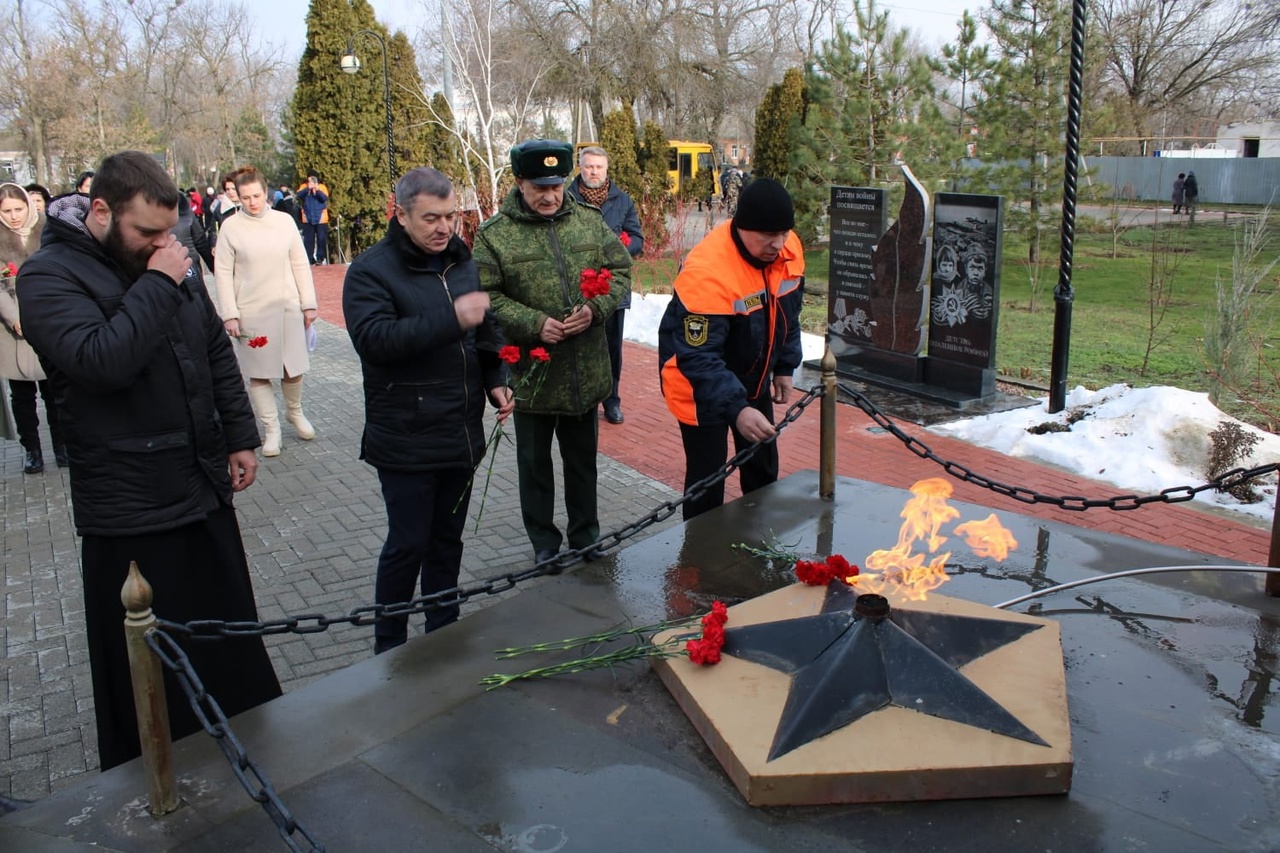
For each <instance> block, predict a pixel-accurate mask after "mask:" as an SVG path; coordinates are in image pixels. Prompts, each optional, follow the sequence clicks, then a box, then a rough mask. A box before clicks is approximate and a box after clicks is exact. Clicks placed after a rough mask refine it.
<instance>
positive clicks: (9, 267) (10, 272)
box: [4, 261, 18, 278]
mask: <svg viewBox="0 0 1280 853" xmlns="http://www.w3.org/2000/svg"><path fill="white" fill-rule="evenodd" d="M17 274H18V265H17V264H15V263H14V262H13V261H9V263H7V264H5V265H4V275H5V278H11V277H12V276H15V275H17Z"/></svg>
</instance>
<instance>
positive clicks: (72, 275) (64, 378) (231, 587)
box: [17, 151, 280, 770]
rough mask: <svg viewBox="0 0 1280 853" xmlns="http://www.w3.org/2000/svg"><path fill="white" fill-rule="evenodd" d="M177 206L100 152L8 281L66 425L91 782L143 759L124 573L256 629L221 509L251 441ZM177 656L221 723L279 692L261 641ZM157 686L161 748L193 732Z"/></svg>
mask: <svg viewBox="0 0 1280 853" xmlns="http://www.w3.org/2000/svg"><path fill="white" fill-rule="evenodd" d="M179 198H180V190H178V188H177V187H176V186H174V184H173V181H171V180H170V179H169V177H168V175H166V174H165V173H164V170H163V169H161V168H160V166H159V164H158V163H157V162H156V161H155V159H154V158H153V157H151V156H150V155H147V154H143V153H141V152H138V151H124V152H121V153H118V154H114V155H112V156H110V157H108V158H107V159H106V160H104V161H103V162H102V166H101V168H100V169H99V170H98V172H97V174H96V175H95V177H94V181H93V186H92V188H91V189H90V194H89V195H88V196H85V195H67V196H63V197H61V198H59V199H56V200H55V201H54V202H53V203H52V204H51V205H50V207H49V215H48V224H47V226H46V228H45V232H44V237H43V243H42V245H41V248H40V250H39V251H37V252H36V253H35V254H34V255H32V256H31V257H30V258H29V259H28V260H27V262H26V263H25V264H24V265H23V267H22V272H21V274H20V275H19V277H18V284H17V287H18V298H19V299H20V300H21V302H22V319H23V332H25V334H26V336H27V339H28V340H30V341H31V345H32V346H33V347H35V349H36V352H37V353H39V355H40V361H41V363H42V364H43V365H44V369H45V372H46V373H47V374H48V376H49V383H50V385H52V386H53V390H54V395H55V398H56V399H57V401H58V403H59V405H60V406H61V409H60V410H59V411H60V412H61V413H65V414H64V415H63V416H62V418H60V423H61V425H62V430H63V435H64V436H65V437H66V443H67V450H68V452H69V454H70V457H71V502H72V507H73V509H74V511H75V523H76V531H77V532H78V533H79V534H80V535H81V536H82V537H83V543H82V548H81V572H82V575H83V579H84V597H85V627H86V630H87V632H88V645H89V666H90V669H91V672H92V677H93V696H94V710H95V712H96V715H97V722H98V752H99V758H100V763H101V766H102V769H104V770H106V769H109V768H111V767H114V766H115V765H117V764H121V763H123V762H125V761H128V760H130V759H131V758H134V757H136V756H138V755H139V754H141V750H140V747H139V741H138V728H137V721H136V716H135V713H134V705H133V693H132V690H131V687H130V679H129V664H128V653H127V651H126V648H125V640H124V632H123V630H122V623H123V621H124V616H125V614H124V608H123V606H122V605H121V603H120V588H121V586H122V585H123V583H124V580H125V577H126V575H127V573H128V569H129V563H130V561H136V562H137V563H138V567H139V569H141V571H142V574H143V575H144V576H145V577H146V579H147V580H148V581H149V582H150V583H151V586H152V588H153V591H154V604H153V605H152V606H153V608H154V609H155V612H156V614H157V615H158V616H160V617H161V618H164V619H168V620H171V621H174V622H188V621H191V620H194V619H225V620H236V621H240V620H246V621H256V620H257V618H258V617H257V609H256V607H255V604H254V598H253V587H252V584H251V582H250V579H249V567H248V564H247V562H246V560H245V554H244V546H243V544H242V542H241V539H240V529H239V526H238V524H237V522H236V516H235V510H234V509H233V508H232V494H233V492H238V491H241V490H242V489H245V488H247V487H248V486H249V485H251V484H252V483H253V481H254V476H255V474H256V472H257V459H256V457H255V455H254V449H255V448H256V447H257V446H258V443H259V442H258V431H257V428H256V425H255V423H254V418H253V411H252V409H250V408H249V398H248V395H247V394H246V393H245V390H244V382H243V380H242V379H241V377H240V368H239V366H238V364H237V363H236V357H235V354H234V353H233V352H232V349H231V343H230V341H229V340H228V339H227V336H226V333H225V332H224V331H223V329H222V322H221V320H220V319H219V317H218V314H217V311H216V310H214V307H213V304H212V303H211V302H210V301H209V296H208V294H207V293H206V292H205V290H204V288H201V287H198V286H192V282H193V276H192V269H191V257H190V255H189V254H188V252H187V249H186V247H184V246H183V245H182V243H180V242H179V241H178V239H177V238H176V237H174V236H173V234H172V233H170V231H171V229H172V228H173V227H174V225H175V224H176V223H177V221H178V202H179ZM187 652H188V655H189V657H190V659H191V662H192V664H193V665H194V667H195V669H196V671H197V672H198V673H199V674H200V677H201V679H202V680H203V682H204V684H205V687H206V688H207V689H208V691H209V693H210V694H211V695H212V696H214V698H216V699H217V700H218V702H219V704H220V705H221V706H222V709H223V710H224V711H225V712H226V713H227V715H228V716H230V715H232V714H236V713H239V712H240V711H244V710H246V709H248V708H252V707H253V706H255V705H258V704H261V703H262V702H265V701H267V700H269V699H273V698H275V697H276V696H279V695H280V685H279V683H278V682H277V681H276V676H275V672H274V670H273V669H272V667H271V661H270V660H269V659H268V658H267V652H266V648H265V647H264V646H263V643H262V640H261V639H260V638H252V639H249V638H237V639H231V640H225V641H223V642H219V643H206V644H193V645H191V646H190V647H189V648H188V650H187ZM165 675H166V685H167V698H168V708H169V720H170V724H171V727H172V732H173V735H174V737H175V738H177V737H182V736H184V735H187V734H190V733H192V732H195V731H197V730H199V728H200V723H199V721H198V720H197V719H196V717H195V715H194V714H193V713H192V712H191V709H190V706H189V705H188V703H187V700H186V697H185V695H184V694H183V692H182V690H181V688H180V687H179V686H178V684H177V682H176V681H174V680H173V679H172V678H170V677H169V674H168V673H167V672H166V674H165Z"/></svg>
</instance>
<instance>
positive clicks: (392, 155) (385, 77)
mask: <svg viewBox="0 0 1280 853" xmlns="http://www.w3.org/2000/svg"><path fill="white" fill-rule="evenodd" d="M373 35H375V36H376V37H377V39H378V42H379V44H381V45H382V97H383V100H384V101H386V104H387V168H388V169H389V170H390V172H391V194H392V195H393V196H394V195H395V192H396V143H395V137H394V136H393V135H392V133H391V128H392V115H391V72H390V70H389V68H388V65H387V42H386V39H384V38H383V37H382V36H380V35H377V33H374V34H373Z"/></svg>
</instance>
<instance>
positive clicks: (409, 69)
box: [387, 30, 447, 178]
mask: <svg viewBox="0 0 1280 853" xmlns="http://www.w3.org/2000/svg"><path fill="white" fill-rule="evenodd" d="M387 50H388V55H387V61H388V63H389V65H388V68H389V70H390V72H391V113H392V116H393V117H394V119H395V121H394V126H393V131H394V132H393V136H394V138H395V150H396V170H397V172H398V173H399V174H397V176H396V177H397V178H398V177H399V176H400V175H403V174H404V173H405V172H407V171H409V170H410V169H413V168H415V167H417V166H426V165H430V163H428V162H427V159H426V158H427V148H428V144H429V142H430V133H429V127H428V124H427V122H428V119H429V117H430V112H429V111H428V109H427V106H426V104H424V103H423V100H422V97H423V95H422V77H421V76H420V75H419V74H418V60H417V58H416V57H415V56H414V52H413V46H412V45H411V44H410V43H409V39H408V37H407V36H405V34H404V32H403V31H400V30H397V31H396V33H395V34H394V35H393V36H391V39H390V40H389V41H388V42H387ZM441 171H443V170H441ZM446 174H447V173H446Z"/></svg>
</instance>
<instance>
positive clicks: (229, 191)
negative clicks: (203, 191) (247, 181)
mask: <svg viewBox="0 0 1280 853" xmlns="http://www.w3.org/2000/svg"><path fill="white" fill-rule="evenodd" d="M237 174H239V173H238V172H230V173H228V174H226V175H223V176H222V194H221V195H219V196H218V200H217V204H216V205H215V208H216V209H215V210H214V212H213V216H214V231H215V233H216V232H220V231H222V223H224V222H226V221H227V220H228V219H230V218H231V217H232V216H234V215H235V214H236V213H237V212H238V211H239V210H240V195H239V193H238V192H237V191H236V175H237Z"/></svg>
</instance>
